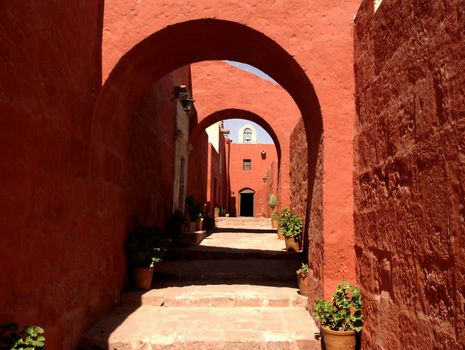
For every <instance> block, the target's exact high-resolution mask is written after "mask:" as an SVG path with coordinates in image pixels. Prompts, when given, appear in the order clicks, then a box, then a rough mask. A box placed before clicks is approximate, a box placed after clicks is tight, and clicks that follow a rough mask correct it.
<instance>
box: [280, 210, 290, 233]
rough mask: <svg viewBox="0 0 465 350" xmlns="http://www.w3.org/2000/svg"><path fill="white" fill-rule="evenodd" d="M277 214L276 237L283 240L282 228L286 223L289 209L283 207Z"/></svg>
mask: <svg viewBox="0 0 465 350" xmlns="http://www.w3.org/2000/svg"><path fill="white" fill-rule="evenodd" d="M278 215H279V217H278V239H282V240H284V239H285V237H284V234H283V228H284V226H286V225H287V221H288V219H289V216H290V215H291V211H290V210H289V209H288V208H284V209H283V210H282V211H281V213H279V214H278Z"/></svg>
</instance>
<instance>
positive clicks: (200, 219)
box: [195, 218, 203, 231]
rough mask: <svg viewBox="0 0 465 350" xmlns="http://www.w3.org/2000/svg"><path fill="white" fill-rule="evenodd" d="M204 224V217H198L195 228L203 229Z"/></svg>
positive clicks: (197, 229)
mask: <svg viewBox="0 0 465 350" xmlns="http://www.w3.org/2000/svg"><path fill="white" fill-rule="evenodd" d="M202 224H203V218H198V219H196V220H195V230H196V231H201V230H202Z"/></svg>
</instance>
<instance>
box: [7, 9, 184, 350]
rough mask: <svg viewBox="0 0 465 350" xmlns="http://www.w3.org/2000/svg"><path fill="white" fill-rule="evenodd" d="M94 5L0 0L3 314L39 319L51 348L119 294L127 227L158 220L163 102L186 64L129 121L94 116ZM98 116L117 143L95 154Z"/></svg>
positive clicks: (170, 110)
mask: <svg viewBox="0 0 465 350" xmlns="http://www.w3.org/2000/svg"><path fill="white" fill-rule="evenodd" d="M99 5H100V4H99V2H93V3H90V2H89V3H87V4H82V3H79V4H78V3H76V4H74V3H69V2H68V3H66V4H63V3H59V2H57V3H48V2H47V3H45V2H44V3H40V2H25V1H16V2H8V3H6V2H2V3H1V4H0V32H1V33H2V34H1V37H2V40H1V41H2V47H1V49H0V50H1V54H0V56H1V57H2V64H1V65H0V115H1V122H0V124H1V127H0V140H1V141H0V143H1V147H0V152H1V159H2V160H1V162H0V179H1V180H0V198H1V199H0V212H1V213H2V214H1V220H0V235H1V242H2V243H1V244H0V323H3V322H9V321H16V322H18V323H20V324H37V325H41V326H43V327H44V328H45V330H46V338H47V349H50V350H55V349H71V348H73V347H75V346H76V342H77V340H78V338H79V336H80V335H81V333H82V331H83V330H84V329H85V328H86V327H87V326H89V325H90V324H91V323H92V322H93V321H95V320H96V319H97V318H98V317H99V316H101V315H102V314H103V313H105V312H107V311H109V310H110V309H111V308H112V307H113V305H114V304H115V303H116V302H117V301H118V300H119V295H120V292H121V289H122V287H123V285H124V283H125V280H126V272H125V258H124V253H123V242H124V238H125V235H126V233H127V229H128V228H129V227H130V226H131V225H132V224H133V222H134V218H135V217H138V219H139V220H140V221H142V222H147V223H158V224H160V223H162V221H163V216H164V214H165V213H166V212H167V210H168V207H169V206H170V205H171V202H170V201H168V202H167V201H163V200H161V198H162V197H163V196H164V195H169V194H167V192H166V188H169V179H170V178H172V169H171V166H170V163H169V159H170V157H171V151H170V145H171V144H172V140H171V138H172V137H173V123H172V122H170V121H173V117H174V113H175V109H174V104H170V103H169V102H168V103H167V102H166V101H172V94H171V91H172V88H173V85H174V83H177V82H178V80H185V79H186V78H187V77H188V70H187V69H181V70H179V71H177V72H175V73H174V74H173V75H171V76H169V77H167V78H165V79H163V80H162V81H161V82H160V83H158V84H156V85H154V86H153V87H151V88H150V91H148V92H147V93H146V94H145V96H144V97H143V101H142V103H141V104H140V105H139V106H138V107H137V108H136V109H135V111H133V112H132V113H131V114H130V118H128V119H127V120H124V121H123V120H112V121H111V122H110V123H105V124H104V125H96V124H95V123H93V119H92V109H93V105H94V102H95V97H96V95H97V93H98V91H99V88H100V86H101V81H100V79H101V78H100V77H101V71H100V40H99V32H100V28H99V23H101V17H100V16H101V15H102V12H101V10H102V9H101V8H100V7H99ZM160 124H161V125H160ZM99 127H100V128H101V130H104V132H105V134H106V135H107V136H108V138H109V139H112V140H113V142H114V143H115V144H117V145H119V148H118V147H108V148H106V149H105V150H104V151H103V152H101V153H99V157H98V158H97V159H94V161H92V162H91V156H90V155H91V152H93V151H94V152H95V151H98V150H101V149H102V146H104V143H103V142H102V143H99V142H96V143H95V144H94V146H93V148H92V147H91V146H90V142H89V139H90V135H91V134H92V133H93V132H94V131H95V130H96V129H98V128H99ZM101 141H102V140H101ZM160 149H163V152H160ZM166 164H168V166H166ZM168 192H169V190H168Z"/></svg>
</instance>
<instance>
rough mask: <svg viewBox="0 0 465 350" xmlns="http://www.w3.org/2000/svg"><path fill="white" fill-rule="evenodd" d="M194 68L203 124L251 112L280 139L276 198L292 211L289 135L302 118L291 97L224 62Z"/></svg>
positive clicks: (196, 96)
mask: <svg viewBox="0 0 465 350" xmlns="http://www.w3.org/2000/svg"><path fill="white" fill-rule="evenodd" d="M191 67H192V84H193V86H194V97H195V101H196V103H195V105H196V108H197V112H198V116H199V118H198V119H199V124H200V123H202V121H204V120H205V119H208V118H209V117H211V116H212V115H213V114H215V113H218V112H219V111H225V112H224V113H222V118H223V119H226V118H246V119H248V118H247V115H243V113H241V112H242V111H247V112H250V113H251V114H255V115H257V116H260V117H261V118H262V120H257V119H255V120H254V121H255V122H257V123H258V124H259V125H261V126H262V127H263V128H265V130H267V131H270V134H271V137H273V136H274V135H275V136H276V140H273V141H274V142H275V144H279V148H280V156H281V159H280V161H281V162H280V164H281V168H282V172H281V178H280V193H279V194H276V193H275V194H276V195H278V197H279V200H280V203H281V204H282V206H283V207H289V201H290V197H289V182H290V180H289V154H290V153H289V143H290V138H289V135H290V134H291V132H292V130H293V129H294V127H295V126H296V124H297V122H298V121H299V118H300V112H299V110H298V108H297V105H296V104H295V102H294V101H293V100H292V98H291V96H289V94H288V93H287V91H286V90H284V89H283V88H282V87H281V86H280V85H279V84H277V83H275V82H272V81H269V80H265V79H263V78H261V77H258V76H256V75H254V74H251V73H249V72H246V71H244V70H242V69H239V68H237V67H234V66H232V65H230V64H228V63H225V62H223V61H206V62H201V63H196V64H193V65H192V66H191ZM233 86H237V87H240V88H231V87H233ZM269 129H272V131H271V130H269ZM303 131H304V132H305V130H303ZM278 157H279V156H278Z"/></svg>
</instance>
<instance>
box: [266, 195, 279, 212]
mask: <svg viewBox="0 0 465 350" xmlns="http://www.w3.org/2000/svg"><path fill="white" fill-rule="evenodd" d="M277 202H278V201H277V200H276V196H275V195H274V194H273V193H272V194H270V199H269V200H268V205H269V206H270V208H271V209H274V208H275V207H276V203H277Z"/></svg>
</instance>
